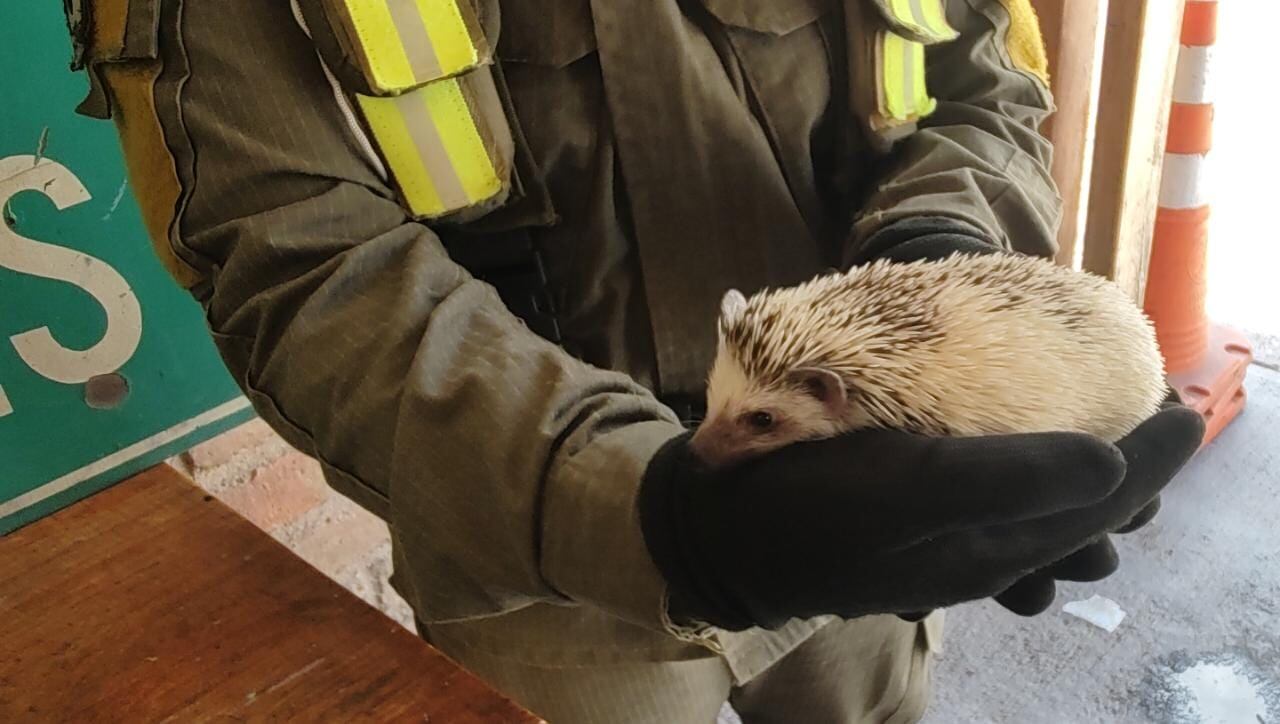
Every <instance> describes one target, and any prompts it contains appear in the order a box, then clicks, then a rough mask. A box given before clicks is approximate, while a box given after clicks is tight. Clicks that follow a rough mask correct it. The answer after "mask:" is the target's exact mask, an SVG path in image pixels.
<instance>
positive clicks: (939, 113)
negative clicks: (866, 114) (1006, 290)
mask: <svg viewBox="0 0 1280 724" xmlns="http://www.w3.org/2000/svg"><path fill="white" fill-rule="evenodd" d="M1018 4H1019V3H1009V4H1008V5H1018ZM946 6H947V19H948V21H949V22H950V24H951V25H952V27H953V28H955V30H956V31H957V32H958V33H959V37H957V38H956V39H955V40H951V41H946V42H943V43H939V44H937V45H932V46H929V47H928V50H927V55H926V62H927V64H928V68H927V86H928V90H929V93H930V94H931V95H932V96H933V97H934V98H935V99H936V100H937V108H936V110H935V111H934V112H933V113H932V114H931V115H929V116H927V117H925V118H924V119H922V120H921V121H920V123H919V127H918V129H917V130H916V131H915V132H914V133H912V134H911V135H909V136H907V137H905V138H903V139H902V140H900V141H899V142H898V143H897V145H896V146H895V147H894V148H893V150H892V152H891V155H890V157H889V158H888V159H887V161H886V163H885V168H886V169H887V171H886V173H885V174H884V176H883V177H882V178H880V179H878V180H877V184H876V187H875V191H874V192H873V193H872V194H871V195H870V196H869V198H868V199H867V201H866V203H865V204H864V206H863V208H862V209H861V210H860V213H859V214H858V216H857V219H856V221H855V223H854V227H853V232H852V234H851V235H850V238H849V242H848V244H847V247H846V255H845V263H846V265H849V264H858V263H864V262H866V261H869V260H872V259H875V258H880V257H883V256H887V255H891V254H898V255H901V256H903V257H906V256H910V257H913V258H914V257H919V256H929V257H933V256H937V255H939V254H941V253H942V251H941V250H943V249H946V248H950V247H956V248H957V249H958V250H965V251H970V250H974V249H982V248H986V249H987V250H991V251H996V250H1004V251H1014V252H1018V253H1023V254H1032V255H1037V256H1049V257H1051V256H1053V254H1054V253H1055V252H1056V250H1057V242H1056V235H1057V230H1058V226H1059V222H1060V219H1061V214H1062V202H1061V198H1060V197H1059V195H1058V192H1057V188H1056V187H1055V185H1054V182H1053V179H1052V177H1051V176H1050V170H1049V169H1050V165H1051V159H1052V147H1051V145H1050V143H1049V141H1048V139H1046V138H1045V137H1044V136H1043V135H1042V134H1041V133H1040V132H1039V127H1040V124H1041V123H1042V122H1043V121H1044V119H1045V118H1046V117H1047V116H1048V115H1049V114H1050V113H1051V112H1052V110H1053V100H1052V97H1051V95H1050V92H1049V88H1048V86H1047V85H1046V84H1045V83H1044V81H1043V80H1042V79H1041V78H1040V77H1039V76H1038V75H1037V74H1036V73H1033V72H1031V71H1030V70H1025V69H1023V67H1020V64H1017V63H1015V62H1014V61H1013V60H1012V58H1011V55H1010V53H1011V50H1010V48H1011V47H1012V48H1014V49H1015V50H1014V51H1012V52H1014V53H1017V52H1018V51H1017V50H1016V49H1018V48H1023V49H1025V48H1034V47H1035V46H1036V44H1037V43H1036V41H1037V39H1038V35H1032V34H1033V33H1035V34H1038V32H1039V31H1038V29H1037V28H1035V27H1033V26H1028V25H1026V24H1025V22H1023V23H1018V22H1014V18H1013V17H1012V16H1011V15H1010V13H1009V11H1008V10H1007V9H1006V3H1002V2H1000V1H999V0H947V2H946ZM1023 20H1024V21H1025V20H1026V18H1024V19H1023ZM1017 57H1023V56H1022V55H1021V54H1019V55H1017ZM1021 65H1026V64H1025V63H1023V64H1021ZM1028 67H1030V66H1028ZM939 235H945V236H948V237H950V238H949V239H939V238H937V237H938V236H939ZM926 236H933V237H935V238H934V239H932V240H931V241H930V242H929V244H927V245H926V244H924V243H916V244H915V245H916V246H917V247H918V248H917V249H916V250H914V251H913V250H909V249H903V248H901V247H904V246H907V245H911V244H912V243H913V242H916V240H919V239H922V238H923V237H926ZM926 246H928V247H931V248H930V249H928V250H926V249H925V247H926Z"/></svg>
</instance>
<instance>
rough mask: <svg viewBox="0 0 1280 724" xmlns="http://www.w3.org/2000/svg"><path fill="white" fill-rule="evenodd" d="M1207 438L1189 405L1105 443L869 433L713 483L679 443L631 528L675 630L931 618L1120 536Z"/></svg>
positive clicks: (773, 457) (682, 440)
mask: <svg viewBox="0 0 1280 724" xmlns="http://www.w3.org/2000/svg"><path fill="white" fill-rule="evenodd" d="M1202 434H1203V421H1202V420H1201V418H1200V416H1199V415H1198V414H1197V413H1195V412H1194V411H1192V410H1189V409H1187V408H1183V407H1173V408H1170V409H1167V410H1163V411H1161V412H1160V413H1159V414H1157V415H1156V416H1154V417H1153V418H1151V419H1150V420H1149V421H1147V422H1146V423H1144V424H1143V425H1142V426H1140V427H1139V428H1138V429H1137V430H1135V431H1134V432H1133V433H1132V434H1130V435H1129V436H1128V437H1126V438H1125V439H1124V440H1122V441H1121V442H1120V443H1118V444H1117V445H1114V446H1113V445H1110V444H1108V443H1106V442H1105V441H1102V440H1099V439H1097V438H1094V437H1091V436H1088V435H1081V434H1076V433H1037V434H1025V435H1002V436H991V437H969V438H930V437H925V436H919V435H913V434H909V433H903V432H897V431H891V430H869V431H860V432H854V433H849V434H846V435H842V436H839V437H835V438H830V439H826V440H818V441H811V442H804V443H799V444H796V445H792V446H789V447H787V448H783V449H781V450H778V451H776V452H773V453H770V454H768V455H765V456H762V457H760V458H756V459H754V460H750V461H747V462H745V463H743V464H742V465H739V466H737V467H731V468H728V469H724V470H720V471H716V472H711V471H707V470H705V469H704V468H703V467H702V466H701V465H700V464H699V463H698V462H697V460H696V459H695V458H694V457H693V455H692V454H691V453H690V451H689V449H688V447H687V441H688V435H685V436H681V437H677V438H676V439H674V440H672V441H671V442H669V443H668V444H667V445H666V446H664V447H663V448H662V449H660V450H659V452H658V453H657V454H656V455H655V456H654V458H653V460H652V461H651V462H650V464H649V467H648V470H647V472H646V474H645V477H644V479H643V481H642V484H641V487H640V493H639V501H638V503H639V508H640V517H641V527H642V530H643V533H644V536H645V541H646V544H647V546H648V549H649V552H650V554H651V556H652V558H653V560H654V561H655V563H656V564H657V566H658V568H659V570H660V572H661V573H662V575H663V576H664V577H665V579H666V581H667V583H668V587H669V591H670V612H671V615H672V617H673V619H674V620H676V621H683V622H694V621H701V622H705V623H709V624H711V625H714V626H718V627H722V628H725V629H729V630H742V629H746V628H750V627H753V626H760V627H764V628H776V627H778V626H780V625H781V624H783V623H785V622H786V621H787V620H789V619H791V618H797V617H798V618H809V617H814V616H819V615H828V614H834V615H838V616H841V617H844V618H853V617H858V616H863V615H868V614H879V613H900V614H910V613H912V612H917V611H929V610H932V609H935V608H942V607H946V606H950V605H954V604H957V603H961V602H965V601H973V600H978V599H982V598H986V597H990V596H997V595H999V594H1001V593H1002V592H1007V591H1009V590H1010V588H1011V587H1012V586H1014V584H1015V583H1018V582H1019V581H1020V580H1023V579H1024V578H1025V577H1026V576H1027V575H1028V574H1031V573H1032V572H1037V571H1045V570H1046V569H1048V568H1049V567H1050V566H1052V565H1053V564H1055V563H1057V562H1065V561H1069V560H1071V554H1072V553H1074V552H1076V551H1080V550H1081V549H1083V548H1085V547H1086V546H1087V545H1088V544H1089V543H1090V542H1092V541H1095V540H1098V539H1099V537H1101V536H1104V535H1105V534H1107V533H1108V532H1111V531H1116V530H1119V529H1121V528H1122V527H1124V526H1125V525H1126V524H1128V523H1130V521H1133V520H1134V519H1135V518H1136V517H1137V516H1138V514H1139V512H1140V511H1142V510H1143V509H1144V508H1145V507H1146V506H1147V505H1148V504H1149V503H1150V502H1151V501H1152V500H1153V499H1155V497H1156V495H1157V494H1158V493H1159V492H1160V490H1161V489H1162V488H1163V487H1164V486H1165V485H1166V484H1167V483H1168V482H1169V480H1170V479H1171V478H1172V477H1173V475H1174V474H1175V473H1176V472H1177V471H1178V470H1179V469H1180V468H1181V467H1182V466H1183V464H1184V463H1185V462H1186V461H1187V459H1188V458H1189V457H1190V456H1191V454H1192V453H1193V452H1194V451H1195V450H1196V447H1197V446H1198V444H1199V442H1200V439H1201V436H1202ZM1063 565H1066V564H1065V563H1063ZM1024 585H1025V584H1024Z"/></svg>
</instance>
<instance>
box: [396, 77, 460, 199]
mask: <svg viewBox="0 0 1280 724" xmlns="http://www.w3.org/2000/svg"><path fill="white" fill-rule="evenodd" d="M396 106H397V107H398V108H399V109H400V114H401V117H402V118H404V125H405V127H406V128H407V129H408V130H409V137H410V138H412V139H413V145H414V146H415V147H416V148H417V149H418V157H419V158H421V159H422V165H423V166H424V167H426V169H427V175H428V176H430V177H431V183H432V184H433V185H434V186H435V187H436V194H437V195H438V196H439V197H440V201H441V202H442V203H443V204H444V206H445V208H447V209H459V208H462V207H464V206H469V205H470V204H471V199H469V198H467V192H466V191H464V190H463V188H462V181H461V180H459V179H458V174H457V172H456V171H454V169H453V162H452V161H451V160H450V159H449V154H448V152H447V151H445V148H444V141H443V140H442V139H441V138H440V131H439V130H438V129H437V128H436V122H435V120H434V119H433V118H432V117H431V111H430V110H429V109H428V108H427V102H426V99H425V98H423V97H422V92H421V91H418V92H414V93H407V94H405V95H402V96H400V97H399V98H396Z"/></svg>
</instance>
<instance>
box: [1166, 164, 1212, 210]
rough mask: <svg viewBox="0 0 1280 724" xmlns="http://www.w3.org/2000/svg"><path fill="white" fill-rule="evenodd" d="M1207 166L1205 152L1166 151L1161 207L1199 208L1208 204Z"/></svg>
mask: <svg viewBox="0 0 1280 724" xmlns="http://www.w3.org/2000/svg"><path fill="white" fill-rule="evenodd" d="M1206 166H1207V164H1206V158H1205V156H1204V155H1203V154H1199V153H1166V154H1165V155H1164V170H1163V171H1162V172H1161V178H1160V206H1161V208H1165V209H1198V208H1200V207H1201V206H1204V205H1206V204H1208V203H1209V199H1208V196H1207V195H1206V194H1205V187H1206V186H1207V184H1206V183H1205V174H1206V172H1207V169H1206Z"/></svg>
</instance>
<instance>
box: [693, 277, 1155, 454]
mask: <svg viewBox="0 0 1280 724" xmlns="http://www.w3.org/2000/svg"><path fill="white" fill-rule="evenodd" d="M1166 392H1167V387H1166V383H1165V376H1164V363H1163V358H1162V356H1161V354H1160V350H1159V348H1158V346H1157V344H1156V337H1155V331H1154V328H1153V326H1152V324H1151V322H1150V320H1149V319H1148V318H1147V317H1146V316H1145V315H1144V314H1143V312H1142V310H1141V309H1139V308H1138V307H1137V305H1135V304H1134V303H1133V302H1132V301H1131V300H1130V299H1129V297H1128V296H1127V295H1126V294H1125V293H1124V292H1123V291H1122V290H1121V289H1120V288H1119V287H1118V286H1117V285H1115V284H1114V283H1113V282H1111V281H1108V280H1106V279H1104V278H1102V277H1099V276H1096V275H1094V274H1091V273H1088V272H1083V271H1075V270H1072V269H1069V268H1066V267H1063V266H1060V265H1058V264H1055V263H1053V262H1052V261H1049V260H1046V259H1042V258H1038V257H1031V256H1024V255H1012V254H998V255H968V254H953V255H952V256H950V257H947V258H945V259H943V260H940V261H939V260H921V261H915V262H910V263H896V262H890V261H877V262H873V263H870V264H867V265H864V266H859V267H854V268H853V269H851V270H849V271H847V272H843V273H840V272H833V273H829V274H824V275H820V276H818V277H815V278H814V279H812V280H811V281H808V282H805V283H803V284H800V285H798V286H794V287H787V288H780V289H765V290H763V291H761V292H758V293H757V294H755V295H753V296H752V297H751V298H750V299H747V298H746V297H744V296H743V295H742V293H741V292H739V291H737V290H733V289H731V290H729V291H728V292H727V293H726V294H725V295H724V297H723V301H722V303H721V309H720V316H719V320H718V345H717V350H716V356H715V360H714V363H713V364H712V366H711V369H710V372H709V375H708V378H707V388H706V402H707V407H706V416H705V418H704V420H703V421H702V423H701V424H700V425H698V427H697V429H696V430H695V431H694V434H693V437H692V439H691V440H690V446H691V449H692V451H693V452H694V454H695V456H697V457H698V458H699V459H700V460H701V461H702V462H703V464H704V465H706V466H708V467H711V468H720V467H725V466H729V465H733V464H736V463H740V462H742V461H743V460H745V459H748V458H751V457H754V456H757V455H762V454H764V453H767V452H770V451H772V450H775V449H777V448H780V447H783V446H785V445H788V444H791V443H795V442H800V441H804V440H814V439H821V438H827V437H833V436H836V435H839V434H841V433H844V432H848V431H853V430H859V429H865V428H891V429H898V430H904V431H907V432H914V433H920V434H924V435H934V436H970V435H989V434H1003V433H1017V432H1047V431H1074V432H1083V433H1089V434H1092V435H1095V436H1098V437H1101V438H1104V439H1106V440H1108V441H1112V442H1114V441H1116V440H1118V439H1120V438H1121V437H1123V436H1124V435H1125V434H1127V433H1128V432H1130V431H1131V430H1132V429H1133V428H1135V427H1136V426H1137V425H1138V424H1139V423H1140V422H1141V421H1143V420H1144V419H1146V418H1147V417H1149V416H1150V415H1152V414H1154V413H1155V412H1156V411H1157V410H1158V409H1159V407H1160V404H1161V402H1162V401H1163V400H1164V398H1165V395H1166Z"/></svg>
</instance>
